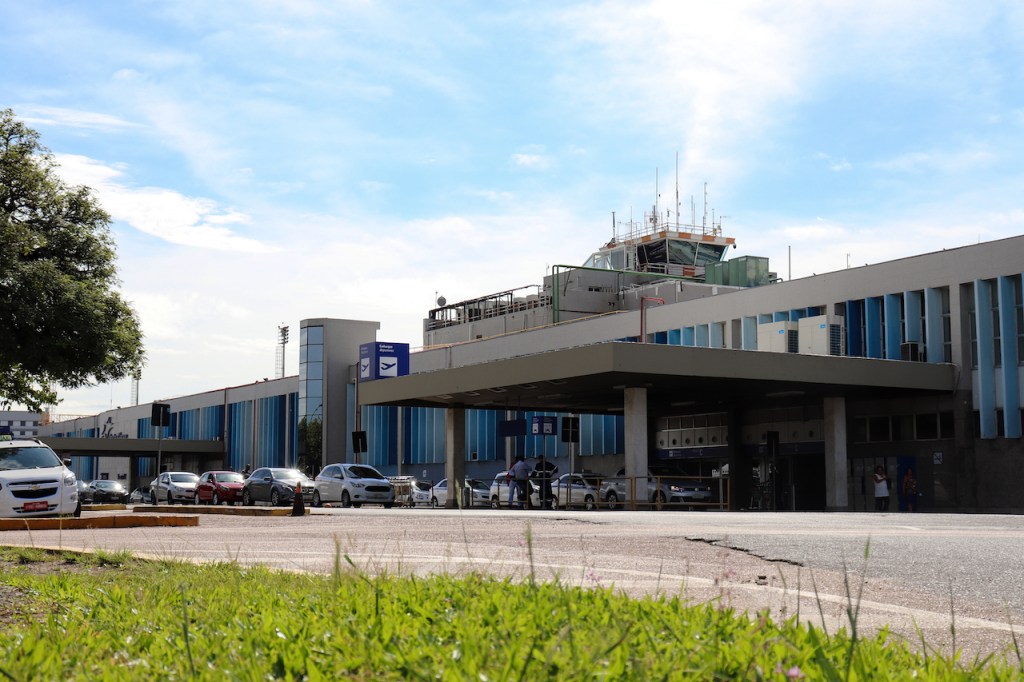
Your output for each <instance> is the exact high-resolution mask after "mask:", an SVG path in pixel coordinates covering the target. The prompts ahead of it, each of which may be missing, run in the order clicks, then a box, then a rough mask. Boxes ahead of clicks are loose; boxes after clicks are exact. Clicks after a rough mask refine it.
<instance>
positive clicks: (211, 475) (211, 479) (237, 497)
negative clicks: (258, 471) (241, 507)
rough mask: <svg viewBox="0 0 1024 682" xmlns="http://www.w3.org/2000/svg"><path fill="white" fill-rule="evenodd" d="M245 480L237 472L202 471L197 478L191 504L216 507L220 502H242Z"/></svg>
mask: <svg viewBox="0 0 1024 682" xmlns="http://www.w3.org/2000/svg"><path fill="white" fill-rule="evenodd" d="M243 483H245V479H244V478H243V477H242V474H240V473H238V472H237V471H204V472H203V473H202V474H201V475H200V476H199V482H198V483H197V484H196V492H195V495H194V497H193V500H192V501H193V502H195V503H196V504H204V503H205V504H213V505H218V504H220V503H221V502H225V503H227V504H235V503H236V502H241V501H242V484H243Z"/></svg>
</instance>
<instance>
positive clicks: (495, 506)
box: [491, 495, 501, 509]
mask: <svg viewBox="0 0 1024 682" xmlns="http://www.w3.org/2000/svg"><path fill="white" fill-rule="evenodd" d="M500 508H501V502H499V501H498V496H497V495H492V496H491V509H500Z"/></svg>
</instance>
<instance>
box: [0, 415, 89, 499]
mask: <svg viewBox="0 0 1024 682" xmlns="http://www.w3.org/2000/svg"><path fill="white" fill-rule="evenodd" d="M81 513H82V507H81V505H80V504H79V503H78V481H77V480H76V479H75V474H74V473H73V472H72V471H71V470H70V469H68V468H67V466H66V465H65V463H64V462H63V461H62V460H61V458H60V457H58V456H57V453H56V452H54V451H53V450H51V449H50V447H49V446H47V445H46V444H45V443H43V442H41V441H39V440H36V439H35V438H18V439H15V438H14V437H13V436H12V435H11V434H9V433H6V434H4V433H0V517H6V518H27V517H32V516H59V515H61V514H74V515H75V516H80V515H81Z"/></svg>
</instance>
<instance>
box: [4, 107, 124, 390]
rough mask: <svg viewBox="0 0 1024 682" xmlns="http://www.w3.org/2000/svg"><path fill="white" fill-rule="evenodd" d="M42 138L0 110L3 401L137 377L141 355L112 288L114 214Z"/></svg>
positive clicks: (114, 275)
mask: <svg viewBox="0 0 1024 682" xmlns="http://www.w3.org/2000/svg"><path fill="white" fill-rule="evenodd" d="M55 168H56V164H55V162H54V160H53V156H52V154H51V153H50V151H49V150H48V149H46V148H45V147H43V146H42V145H41V144H40V142H39V134H38V133H37V132H36V131H35V130H32V129H31V128H29V127H27V126H26V125H25V124H24V123H22V122H20V121H18V120H17V119H16V118H15V117H14V112H13V111H12V110H10V109H3V110H0V407H9V406H10V405H12V404H23V405H25V406H26V407H28V409H30V410H40V409H41V408H42V406H44V405H47V404H55V403H56V399H57V396H56V387H57V386H61V387H64V388H80V387H82V386H87V385H90V384H93V383H102V382H106V381H112V380H116V379H122V378H124V377H126V376H130V375H131V374H132V373H134V372H135V371H137V370H139V369H140V368H141V366H142V362H143V359H144V352H143V348H142V332H141V329H140V326H139V321H138V317H137V315H136V313H135V311H134V310H133V309H132V307H131V306H130V305H129V304H128V303H127V302H126V301H125V300H124V299H122V298H121V296H120V294H119V293H118V292H117V291H116V290H115V287H116V286H117V285H119V284H120V282H119V280H118V279H117V267H116V259H117V255H116V251H115V247H114V242H113V239H112V237H111V235H110V229H109V226H110V216H109V215H107V213H105V212H104V211H103V209H102V208H100V206H99V204H98V203H97V201H96V199H95V197H93V195H92V192H91V190H89V188H87V187H69V186H67V185H66V184H65V183H64V182H62V181H61V179H60V178H59V177H58V175H57V173H56V170H55Z"/></svg>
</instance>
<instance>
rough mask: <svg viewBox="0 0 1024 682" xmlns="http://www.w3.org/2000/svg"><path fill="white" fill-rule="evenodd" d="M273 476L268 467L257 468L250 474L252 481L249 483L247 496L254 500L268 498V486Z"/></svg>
mask: <svg viewBox="0 0 1024 682" xmlns="http://www.w3.org/2000/svg"><path fill="white" fill-rule="evenodd" d="M273 481H274V477H273V476H272V475H271V473H270V469H257V470H256V471H254V472H253V474H252V483H251V484H250V485H249V496H250V497H251V498H252V499H254V500H269V499H270V486H271V484H272V483H273Z"/></svg>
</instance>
